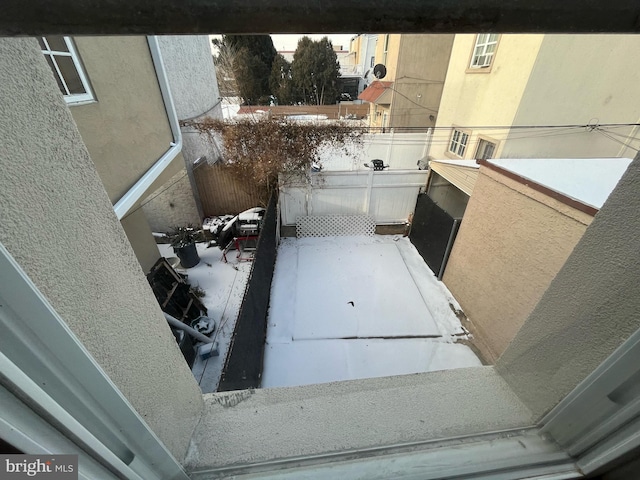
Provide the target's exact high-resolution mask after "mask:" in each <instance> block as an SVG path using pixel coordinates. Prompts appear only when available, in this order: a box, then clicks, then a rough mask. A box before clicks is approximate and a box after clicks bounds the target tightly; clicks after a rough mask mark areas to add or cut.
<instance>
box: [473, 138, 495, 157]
mask: <svg viewBox="0 0 640 480" xmlns="http://www.w3.org/2000/svg"><path fill="white" fill-rule="evenodd" d="M495 151H496V144H495V143H491V142H490V141H488V140H484V139H482V138H481V139H480V141H479V142H478V148H477V149H476V160H486V159H487V158H493V154H494V153H495Z"/></svg>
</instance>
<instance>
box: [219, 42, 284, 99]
mask: <svg viewBox="0 0 640 480" xmlns="http://www.w3.org/2000/svg"><path fill="white" fill-rule="evenodd" d="M221 43H222V44H223V45H224V46H225V47H228V48H229V49H230V50H231V51H232V52H233V56H234V58H233V71H234V76H235V81H236V84H237V86H238V90H239V93H240V96H241V97H242V98H243V99H244V102H245V103H247V104H249V105H257V104H260V103H266V102H268V98H269V94H270V93H271V92H270V89H269V77H270V74H271V64H272V63H273V60H274V58H275V57H276V49H275V48H274V46H273V41H272V40H271V37H270V36H269V35H223V36H222V41H221Z"/></svg>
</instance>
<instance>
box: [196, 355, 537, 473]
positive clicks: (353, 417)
mask: <svg viewBox="0 0 640 480" xmlns="http://www.w3.org/2000/svg"><path fill="white" fill-rule="evenodd" d="M204 400H205V410H204V413H203V415H202V419H201V421H200V423H199V425H198V427H197V428H196V431H195V432H194V435H193V437H192V440H191V447H190V449H189V453H188V454H187V459H186V465H185V467H186V469H187V470H188V471H189V472H191V473H192V474H198V473H201V474H204V472H207V475H210V474H212V473H214V472H219V473H222V472H223V471H226V470H228V466H229V465H234V468H236V469H237V468H245V467H246V469H251V468H254V466H255V465H256V464H266V463H268V464H274V465H275V464H276V463H277V464H279V465H281V464H282V463H283V462H286V461H287V459H290V460H291V459H296V463H297V464H299V462H300V458H301V457H303V458H305V459H309V460H312V459H314V458H315V460H313V461H314V462H316V463H317V462H318V461H322V462H331V461H332V459H331V458H328V456H331V457H333V456H334V455H339V454H342V455H344V453H339V452H345V451H347V453H348V452H354V451H359V450H362V449H367V450H368V451H370V450H372V449H373V450H376V449H387V450H388V449H389V448H390V446H401V445H405V446H406V445H407V444H413V443H416V442H418V443H420V442H432V441H435V440H440V439H446V438H453V437H459V436H468V435H477V434H481V433H485V432H499V431H503V430H510V429H514V428H516V429H521V428H527V427H529V426H531V425H532V424H533V417H532V414H531V412H530V411H529V409H527V407H526V406H524V404H522V403H521V402H520V400H519V399H518V398H517V397H516V395H515V394H514V393H513V392H512V391H511V390H510V388H509V387H508V386H507V384H506V383H505V381H504V380H503V379H502V378H501V377H500V375H499V374H498V373H496V371H495V370H494V368H493V367H477V368H467V369H458V370H446V371H440V372H432V373H425V374H415V375H404V376H398V377H384V378H372V379H365V380H355V381H347V382H335V383H329V384H322V385H308V386H301V387H292V388H274V389H264V390H245V391H238V392H228V393H214V394H207V395H205V396H204ZM213 432H215V434H214V433H213ZM318 457H322V459H321V460H320V459H319V458H318ZM272 468H273V467H272ZM278 468H282V467H278ZM267 469H268V468H267ZM247 471H248V470H247ZM194 478H195V477H194Z"/></svg>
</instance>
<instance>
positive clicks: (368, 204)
mask: <svg viewBox="0 0 640 480" xmlns="http://www.w3.org/2000/svg"><path fill="white" fill-rule="evenodd" d="M372 189H373V165H372V166H370V167H369V175H367V193H366V195H365V197H364V213H365V215H370V214H371V213H370V210H371V190H372Z"/></svg>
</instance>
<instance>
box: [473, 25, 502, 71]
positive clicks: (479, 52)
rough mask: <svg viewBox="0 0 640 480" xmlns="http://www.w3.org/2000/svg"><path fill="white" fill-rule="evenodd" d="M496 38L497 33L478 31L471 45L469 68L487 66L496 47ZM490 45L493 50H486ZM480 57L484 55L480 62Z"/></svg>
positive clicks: (489, 64)
mask: <svg viewBox="0 0 640 480" xmlns="http://www.w3.org/2000/svg"><path fill="white" fill-rule="evenodd" d="M498 39H499V36H498V34H497V33H479V34H478V35H477V36H476V43H475V45H474V46H473V53H472V54H471V62H470V64H469V68H489V67H490V66H491V63H492V62H493V57H494V55H495V53H496V49H497V48H498ZM491 47H493V50H492V51H488V50H489V49H490V48H491ZM481 57H484V60H483V61H482V63H480V58H481Z"/></svg>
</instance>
